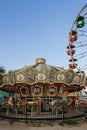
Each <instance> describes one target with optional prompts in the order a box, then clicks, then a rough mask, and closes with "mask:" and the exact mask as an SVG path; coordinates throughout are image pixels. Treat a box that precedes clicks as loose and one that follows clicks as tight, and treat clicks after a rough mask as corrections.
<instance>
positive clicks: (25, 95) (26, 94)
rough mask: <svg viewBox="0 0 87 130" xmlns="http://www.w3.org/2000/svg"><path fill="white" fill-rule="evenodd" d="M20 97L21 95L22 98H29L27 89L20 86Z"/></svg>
mask: <svg viewBox="0 0 87 130" xmlns="http://www.w3.org/2000/svg"><path fill="white" fill-rule="evenodd" d="M23 89H24V91H25V94H23ZM20 95H21V96H22V97H27V96H29V89H28V87H25V86H21V87H20Z"/></svg>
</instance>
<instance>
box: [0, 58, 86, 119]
mask: <svg viewBox="0 0 87 130" xmlns="http://www.w3.org/2000/svg"><path fill="white" fill-rule="evenodd" d="M86 86H87V77H86V76H85V74H84V73H83V72H74V71H73V70H72V69H68V70H65V69H64V68H60V67H56V66H52V65H48V64H46V59H44V58H37V59H36V64H34V65H31V66H25V67H24V68H22V69H19V70H14V71H12V70H9V71H8V73H5V74H2V73H0V90H1V91H4V92H7V93H8V96H4V97H3V99H2V103H1V105H0V116H5V117H11V118H14V117H15V118H21V119H22V118H26V116H27V118H29V119H47V118H48V119H49V118H51V119H52V118H62V116H64V117H71V116H76V115H79V114H81V111H79V110H78V111H77V109H76V99H78V98H79V94H77V92H79V91H81V90H82V89H84V88H85V87H86ZM73 92H74V93H73ZM71 93H73V94H71Z"/></svg>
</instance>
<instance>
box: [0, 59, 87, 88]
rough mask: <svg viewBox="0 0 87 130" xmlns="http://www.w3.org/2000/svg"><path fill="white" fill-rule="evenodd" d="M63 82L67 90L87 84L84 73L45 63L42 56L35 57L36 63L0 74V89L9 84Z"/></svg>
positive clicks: (7, 86) (51, 83) (50, 83)
mask: <svg viewBox="0 0 87 130" xmlns="http://www.w3.org/2000/svg"><path fill="white" fill-rule="evenodd" d="M40 83H41V84H49V85H53V84H58V85H59V84H64V85H65V86H67V88H68V89H69V91H73V90H77V91H78V90H81V89H83V86H84V87H85V86H87V77H85V74H84V73H77V72H74V71H73V70H72V69H67V70H65V69H64V68H61V67H57V66H52V65H48V64H46V60H45V59H44V58H37V59H36V64H34V65H31V66H25V67H24V68H22V69H19V70H15V71H12V70H10V71H8V73H6V74H0V89H3V90H5V87H6V89H7V88H9V86H18V85H20V84H24V85H34V84H40ZM10 88H11V87H10ZM14 89H15V88H14Z"/></svg>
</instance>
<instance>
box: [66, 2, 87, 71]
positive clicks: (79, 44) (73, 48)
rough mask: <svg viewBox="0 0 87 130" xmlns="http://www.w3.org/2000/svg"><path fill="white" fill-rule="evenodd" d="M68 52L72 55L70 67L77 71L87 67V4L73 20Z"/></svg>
mask: <svg viewBox="0 0 87 130" xmlns="http://www.w3.org/2000/svg"><path fill="white" fill-rule="evenodd" d="M67 54H68V56H69V57H70V59H69V68H70V69H76V70H77V71H85V70H86V69H87V57H86V56H87V4H86V5H85V6H84V7H83V8H82V9H81V10H80V12H79V13H78V15H77V17H76V19H75V20H74V22H73V25H72V27H71V30H70V32H69V44H68V46H67ZM83 59H84V60H83Z"/></svg>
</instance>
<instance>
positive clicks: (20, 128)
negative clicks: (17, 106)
mask: <svg viewBox="0 0 87 130" xmlns="http://www.w3.org/2000/svg"><path fill="white" fill-rule="evenodd" d="M44 129H45V130H48V129H50V130H67V129H68V130H87V122H86V121H82V120H81V121H79V122H78V124H76V125H67V124H64V125H60V124H59V122H57V121H56V122H54V121H53V122H52V121H51V122H45V123H42V122H38V123H32V121H31V122H28V123H27V124H26V122H17V121H16V122H15V121H8V120H5V121H4V120H2V119H0V130H44Z"/></svg>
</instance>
